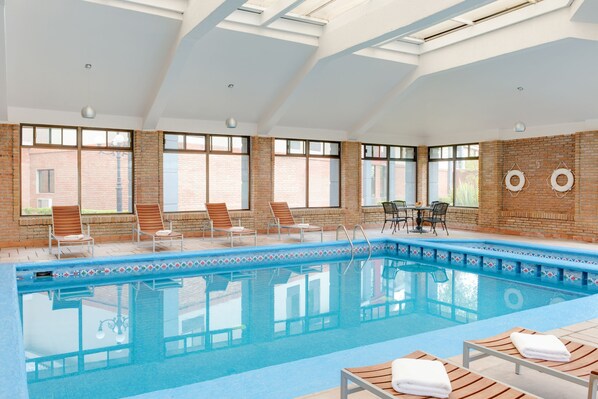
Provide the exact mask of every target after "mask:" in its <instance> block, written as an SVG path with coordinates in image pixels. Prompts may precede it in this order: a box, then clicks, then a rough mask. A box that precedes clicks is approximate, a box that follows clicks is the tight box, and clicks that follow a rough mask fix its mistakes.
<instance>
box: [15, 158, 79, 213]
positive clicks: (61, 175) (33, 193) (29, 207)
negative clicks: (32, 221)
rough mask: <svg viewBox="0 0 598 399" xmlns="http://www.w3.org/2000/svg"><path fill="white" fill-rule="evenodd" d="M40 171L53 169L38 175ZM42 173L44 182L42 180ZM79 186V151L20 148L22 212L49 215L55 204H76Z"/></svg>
mask: <svg viewBox="0 0 598 399" xmlns="http://www.w3.org/2000/svg"><path fill="white" fill-rule="evenodd" d="M39 170H46V171H49V170H51V171H52V172H42V173H41V174H39V173H38V171H39ZM40 176H41V177H42V179H44V178H45V179H46V180H45V182H44V181H41V182H40V181H39V177H40ZM40 184H41V185H40ZM52 185H53V187H52ZM77 187H78V172H77V150H65V149H58V148H56V149H49V148H32V147H23V148H21V213H22V214H23V215H49V214H50V207H51V206H52V205H77V204H78V201H79V199H78V194H77ZM40 188H41V190H40ZM40 191H41V192H40ZM48 191H52V192H48Z"/></svg>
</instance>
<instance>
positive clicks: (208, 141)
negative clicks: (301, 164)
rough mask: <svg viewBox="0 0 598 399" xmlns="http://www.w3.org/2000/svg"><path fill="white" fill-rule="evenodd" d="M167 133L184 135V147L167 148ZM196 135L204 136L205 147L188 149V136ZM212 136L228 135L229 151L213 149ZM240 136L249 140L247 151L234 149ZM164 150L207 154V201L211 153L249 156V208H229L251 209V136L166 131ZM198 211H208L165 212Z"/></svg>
mask: <svg viewBox="0 0 598 399" xmlns="http://www.w3.org/2000/svg"><path fill="white" fill-rule="evenodd" d="M167 135H174V136H183V148H177V149H173V148H169V149H167V148H166V136H167ZM188 136H194V137H204V149H203V150H197V149H187V148H186V147H187V137H188ZM212 137H219V138H220V137H226V138H228V148H229V149H228V151H223V150H212ZM235 137H240V138H242V139H245V140H246V141H247V151H246V152H235V151H234V150H233V138H235ZM162 152H163V154H178V153H183V154H205V155H206V161H205V162H206V164H205V171H206V202H210V154H214V155H229V156H245V155H246V156H247V157H248V166H247V168H248V179H247V185H248V192H247V199H248V200H247V208H241V209H229V211H249V210H251V205H252V201H251V200H252V198H251V184H252V175H251V136H242V135H234V134H233V135H229V134H211V133H192V132H171V131H168V132H164V133H163V135H162ZM161 166H162V176H160V178H161V179H162V178H163V174H164V157H163V156H162V165H161ZM161 194H162V201H164V184H162V193H161ZM196 212H207V211H206V210H201V209H195V210H189V211H168V212H165V213H196Z"/></svg>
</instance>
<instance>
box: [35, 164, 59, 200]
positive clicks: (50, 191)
mask: <svg viewBox="0 0 598 399" xmlns="http://www.w3.org/2000/svg"><path fill="white" fill-rule="evenodd" d="M50 171H51V173H50ZM36 172H37V173H36V182H35V183H36V184H35V186H36V187H35V188H36V190H35V193H36V194H55V193H56V178H55V175H54V169H48V168H44V169H36ZM40 172H47V173H48V176H47V177H48V191H41V190H40ZM50 175H51V176H52V178H51V179H50ZM50 183H51V184H50Z"/></svg>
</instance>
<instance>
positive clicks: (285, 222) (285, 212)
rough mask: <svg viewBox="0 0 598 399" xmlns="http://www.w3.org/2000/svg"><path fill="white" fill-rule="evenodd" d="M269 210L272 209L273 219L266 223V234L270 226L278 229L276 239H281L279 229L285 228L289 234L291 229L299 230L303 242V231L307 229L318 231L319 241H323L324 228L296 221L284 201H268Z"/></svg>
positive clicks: (307, 230)
mask: <svg viewBox="0 0 598 399" xmlns="http://www.w3.org/2000/svg"><path fill="white" fill-rule="evenodd" d="M270 210H271V211H272V218H273V221H272V222H270V223H268V229H267V232H266V233H267V234H270V227H275V228H276V230H277V231H278V239H279V240H280V239H281V235H280V230H281V229H287V231H288V233H289V234H291V230H295V231H299V240H300V241H301V242H303V240H304V233H305V232H309V231H314V232H315V231H319V232H320V241H324V228H323V227H320V226H316V225H307V226H305V225H304V224H303V223H297V222H296V221H295V218H294V217H293V214H292V213H291V209H290V208H289V205H288V204H287V203H286V202H270Z"/></svg>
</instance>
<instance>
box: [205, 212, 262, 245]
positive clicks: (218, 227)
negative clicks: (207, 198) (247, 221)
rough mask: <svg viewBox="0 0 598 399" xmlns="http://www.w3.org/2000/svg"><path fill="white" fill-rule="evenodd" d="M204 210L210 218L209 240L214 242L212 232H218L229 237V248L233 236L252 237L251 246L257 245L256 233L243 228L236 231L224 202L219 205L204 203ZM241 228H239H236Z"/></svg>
mask: <svg viewBox="0 0 598 399" xmlns="http://www.w3.org/2000/svg"><path fill="white" fill-rule="evenodd" d="M206 210H207V211H208V217H209V218H210V239H211V241H213V240H214V232H215V231H220V232H223V233H226V235H227V236H229V237H230V246H231V247H232V246H233V239H234V237H235V236H237V237H239V238H241V237H242V236H253V245H257V231H255V230H252V229H246V228H243V229H242V230H236V228H235V226H233V222H231V219H230V215H229V214H228V209H227V207H226V204H225V203H224V202H220V203H206ZM236 227H241V226H236Z"/></svg>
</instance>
